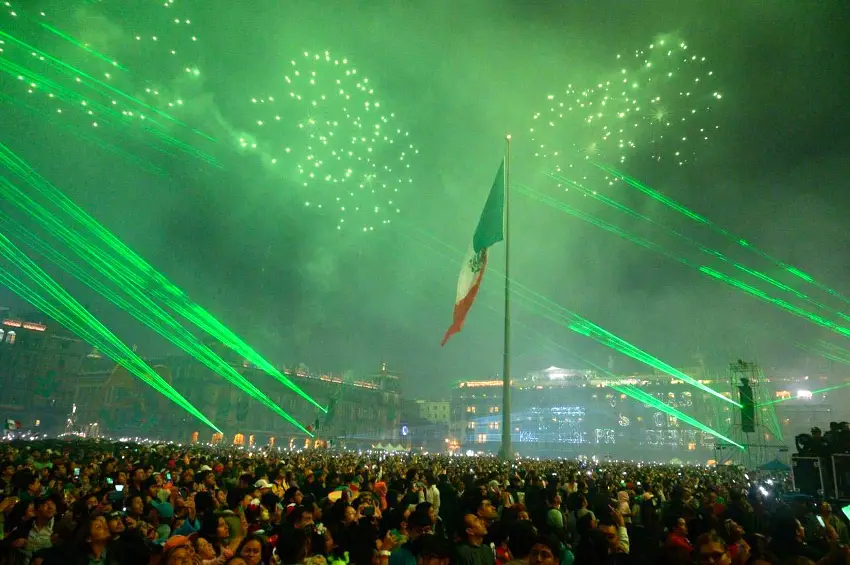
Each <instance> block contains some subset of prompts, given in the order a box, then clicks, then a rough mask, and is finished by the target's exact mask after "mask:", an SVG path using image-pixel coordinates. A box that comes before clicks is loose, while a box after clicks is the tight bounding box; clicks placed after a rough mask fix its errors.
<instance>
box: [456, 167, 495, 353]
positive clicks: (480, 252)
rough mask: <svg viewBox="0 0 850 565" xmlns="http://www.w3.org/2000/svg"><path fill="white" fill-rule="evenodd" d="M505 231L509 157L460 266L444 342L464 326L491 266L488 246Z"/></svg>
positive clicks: (485, 205) (491, 191)
mask: <svg viewBox="0 0 850 565" xmlns="http://www.w3.org/2000/svg"><path fill="white" fill-rule="evenodd" d="M504 231H505V160H504V159H502V165H501V166H500V167H499V172H498V174H496V180H495V181H493V187H492V188H491V189H490V195H489V196H488V197H487V202H486V204H484V211H482V212H481V218H479V220H478V227H477V228H475V234H474V235H473V236H472V245H471V246H470V248H469V252H468V253H467V256H466V259H465V260H464V262H463V265H462V266H461V268H460V277H459V278H458V281H457V296H456V297H455V308H454V314H453V316H452V325H451V326H449V329H448V330H446V335H445V336H443V342H442V343H441V344H440V345H445V344H446V342H447V341H449V338H450V337H452V336H453V335H454V334H456V333H458V332H459V331H460V330H461V329H463V322H464V321H465V320H466V315H467V313H469V309H470V308H472V303H473V302H474V301H475V296H476V295H477V294H478V289H479V288H480V287H481V279H483V278H484V271H485V270H486V268H487V250H488V249H489V248H490V247H491V246H492V245H493V244H495V243H498V242H500V241H502V240H503V239H504Z"/></svg>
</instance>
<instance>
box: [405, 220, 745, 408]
mask: <svg viewBox="0 0 850 565" xmlns="http://www.w3.org/2000/svg"><path fill="white" fill-rule="evenodd" d="M417 229H418V228H417ZM418 231H420V232H422V231H423V230H418ZM426 233H427V232H426ZM428 235H429V236H430V237H431V238H432V239H434V240H435V241H438V242H440V243H442V244H443V245H444V246H446V247H447V248H449V249H452V250H453V251H455V252H456V253H460V251H458V250H457V249H455V248H454V247H452V246H451V245H449V244H447V243H444V242H441V241H440V240H439V239H437V238H436V237H434V236H431V235H430V234H428ZM491 271H495V272H496V273H498V274H500V275H502V276H504V273H501V272H499V270H498V269H496V268H491ZM511 287H512V288H513V287H517V288H519V289H521V290H523V291H524V292H528V293H531V294H533V295H534V296H535V297H536V298H535V300H537V301H538V302H542V303H544V304H546V305H547V308H554V309H557V310H558V311H559V312H560V313H561V314H562V315H563V316H565V318H566V319H568V320H569V324H568V326H567V327H569V329H571V330H572V331H574V332H576V333H578V334H581V335H584V336H586V337H589V338H591V339H593V340H594V341H596V342H598V343H601V344H602V345H605V346H606V347H609V348H611V349H614V350H615V351H618V352H620V353H622V354H624V355H627V356H629V357H631V358H632V359H636V360H638V361H641V362H642V363H645V364H647V365H649V366H650V367H653V368H655V369H658V370H659V371H661V372H663V373H666V374H669V375H671V376H673V377H675V378H677V379H681V380H682V381H684V382H687V383H688V384H690V385H692V386H695V387H697V388H698V389H700V390H702V391H704V392H707V393H709V394H711V395H713V396H715V397H717V398H720V399H721V400H723V401H724V402H729V403H731V404H734V405H735V406H740V404H739V403H737V402H735V401H734V400H732V399H731V398H727V397H726V396H724V395H722V394H721V393H719V392H717V391H715V390H714V389H712V388H710V387H708V386H706V385H704V384H702V383H700V382H699V381H697V380H696V379H693V378H691V377H689V376H688V375H686V374H684V373H683V372H682V371H679V370H678V369H676V368H675V367H672V366H671V365H669V364H667V363H665V362H663V361H661V360H660V359H658V358H657V357H654V356H653V355H651V354H649V353H647V352H646V351H644V350H642V349H640V348H639V347H637V346H635V345H633V344H631V343H629V342H627V341H626V340H624V339H622V338H621V337H619V336H617V335H614V334H613V333H611V332H609V331H608V330H606V329H604V328H602V327H601V326H598V325H596V324H594V323H593V322H591V321H590V320H588V319H586V318H584V317H583V316H580V315H579V314H577V313H576V312H573V311H571V310H569V309H567V308H565V307H563V306H561V305H560V304H558V303H557V302H554V301H552V300H551V299H549V298H547V297H545V296H543V295H541V294H539V293H537V292H534V291H532V290H531V289H529V288H528V287H526V286H525V285H523V284H521V283H519V282H518V281H515V280H513V279H512V280H511Z"/></svg>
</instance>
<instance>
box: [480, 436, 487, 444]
mask: <svg viewBox="0 0 850 565" xmlns="http://www.w3.org/2000/svg"><path fill="white" fill-rule="evenodd" d="M478 443H487V434H478Z"/></svg>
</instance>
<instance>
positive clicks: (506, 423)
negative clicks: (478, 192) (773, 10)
mask: <svg viewBox="0 0 850 565" xmlns="http://www.w3.org/2000/svg"><path fill="white" fill-rule="evenodd" d="M505 142H506V149H505V343H504V351H503V354H504V359H503V365H502V447H501V449H500V450H499V455H500V457H501V458H502V460H504V461H508V460H510V459H512V458H513V451H512V449H511V287H510V281H511V230H510V221H511V135H510V134H508V135H506V136H505Z"/></svg>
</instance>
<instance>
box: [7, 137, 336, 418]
mask: <svg viewBox="0 0 850 565" xmlns="http://www.w3.org/2000/svg"><path fill="white" fill-rule="evenodd" d="M0 161H3V162H5V164H6V166H7V167H8V168H9V169H10V170H12V171H14V172H15V173H16V174H18V176H19V177H21V178H22V179H24V180H25V181H26V182H28V184H30V186H32V187H33V188H35V189H36V190H37V191H38V192H40V193H41V194H42V195H44V196H45V197H46V198H48V199H49V200H51V201H52V202H53V203H54V204H55V205H57V206H58V207H59V208H60V209H62V210H63V211H64V212H66V213H68V214H69V215H70V216H71V217H72V218H74V219H75V220H77V221H78V222H79V223H80V224H82V225H83V226H84V227H85V228H86V229H87V230H88V231H89V233H90V234H91V235H93V236H94V237H96V238H97V239H99V240H100V241H101V242H102V243H104V244H106V245H107V246H108V248H110V249H111V250H112V251H113V252H114V253H116V254H117V255H118V256H119V257H120V258H121V260H117V259H116V260H114V261H112V265H113V267H114V268H116V269H117V270H119V272H120V273H121V274H122V276H124V277H125V278H126V279H127V280H128V281H130V282H131V284H134V285H136V286H137V287H138V288H139V289H140V290H141V291H143V292H150V293H152V294H153V295H154V296H155V297H156V298H158V299H159V300H162V301H163V302H164V303H165V304H166V305H167V306H168V307H170V308H171V309H172V310H174V311H175V312H177V313H178V314H180V315H181V316H183V317H184V318H186V319H187V320H189V321H191V322H192V323H193V324H195V325H196V326H198V327H200V328H202V329H204V331H206V332H207V333H209V334H210V335H212V336H214V337H216V338H217V339H219V340H220V341H222V343H224V344H225V345H227V346H228V347H230V348H231V349H233V350H234V351H237V352H238V353H239V354H240V355H242V356H243V357H245V358H246V359H248V360H249V361H251V362H252V363H253V364H254V365H256V366H257V367H259V368H260V369H261V370H263V371H265V372H267V373H268V374H270V375H272V376H273V377H275V378H276V379H277V380H278V381H279V382H281V383H282V384H283V385H285V386H287V387H288V388H289V389H290V390H292V391H294V392H296V393H297V394H298V395H299V396H301V397H302V398H304V399H305V400H307V401H308V402H310V403H311V404H313V405H314V406H316V407H317V408H319V409H320V410H321V411H323V412H326V411H327V409H326V408H325V407H323V406H321V405H320V404H319V403H318V402H316V401H315V400H313V399H312V398H311V397H310V396H309V395H307V393H305V392H304V391H303V390H301V388H300V387H298V386H297V385H296V384H295V383H294V382H292V381H291V380H290V379H289V378H288V377H286V376H285V375H284V374H283V373H282V372H281V371H280V370H279V369H277V368H276V367H274V366H273V365H272V364H271V363H269V362H268V361H266V360H265V359H264V358H263V357H262V356H260V355H259V354H258V353H257V352H256V351H254V350H253V349H252V348H251V347H250V346H248V344H247V343H245V342H244V341H242V340H241V339H240V338H239V337H238V336H236V334H235V333H233V332H232V331H231V330H230V329H229V328H227V327H226V326H224V324H222V323H221V322H219V321H218V320H217V319H215V318H214V317H213V316H212V315H211V314H209V313H208V312H207V311H206V310H204V309H203V308H202V307H201V306H200V305H198V304H197V303H195V302H193V301H191V300H190V299H189V297H188V296H187V295H186V294H185V293H184V292H183V291H182V290H180V289H179V288H178V287H177V286H175V285H174V284H173V283H171V282H170V281H169V280H168V279H167V278H165V276H164V275H162V274H161V273H159V272H158V271H156V270H155V269H154V268H153V267H152V266H151V265H150V264H149V263H147V262H146V261H144V260H143V259H142V258H141V257H140V256H139V255H137V254H136V253H135V252H133V251H132V250H131V249H130V248H129V247H127V246H126V245H125V244H124V243H123V242H121V241H120V240H119V239H118V238H117V237H115V236H114V235H113V234H112V233H111V232H109V231H108V230H107V229H106V228H105V227H103V226H102V225H101V224H99V223H98V222H96V221H95V220H94V219H93V218H92V217H91V216H89V215H88V214H87V213H86V212H85V211H84V210H82V208H80V207H79V206H77V205H76V204H75V203H74V202H73V201H71V200H70V199H69V198H68V197H67V196H65V195H64V194H63V193H62V192H61V191H59V190H58V189H57V188H56V187H54V186H53V185H51V184H50V183H48V182H47V181H46V180H44V179H43V178H42V177H41V176H40V175H38V173H37V172H36V171H34V170H33V169H32V168H31V167H30V166H29V165H27V164H26V162H25V161H23V160H22V159H20V158H19V157H18V156H17V155H15V154H14V153H13V152H12V151H11V150H10V149H9V148H8V147H7V146H6V145H4V144H2V143H0Z"/></svg>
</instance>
